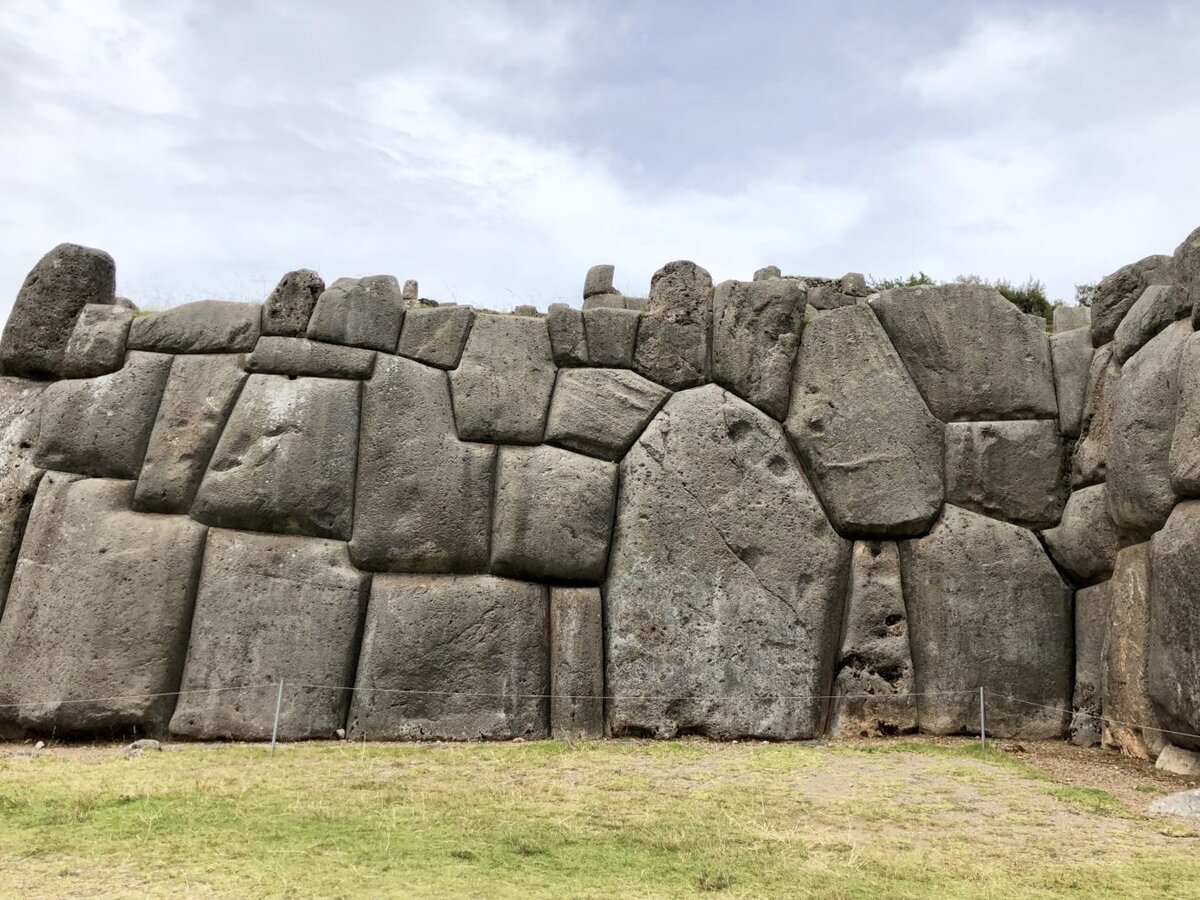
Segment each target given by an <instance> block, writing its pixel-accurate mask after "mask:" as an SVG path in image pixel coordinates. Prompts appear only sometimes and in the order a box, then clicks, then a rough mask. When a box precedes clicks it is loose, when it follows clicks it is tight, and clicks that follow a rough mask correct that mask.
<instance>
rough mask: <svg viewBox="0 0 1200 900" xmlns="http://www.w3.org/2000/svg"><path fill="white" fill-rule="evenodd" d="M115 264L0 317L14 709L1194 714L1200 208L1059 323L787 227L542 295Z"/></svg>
mask: <svg viewBox="0 0 1200 900" xmlns="http://www.w3.org/2000/svg"><path fill="white" fill-rule="evenodd" d="M114 272H115V267H114V264H113V261H112V259H111V258H110V257H108V255H107V254H104V253H102V252H100V251H97V250H91V249H88V248H83V247H78V246H74V245H62V246H60V247H57V248H55V249H54V250H52V251H51V252H50V253H49V254H47V255H46V257H44V258H43V259H42V260H41V261H40V262H39V263H38V264H37V266H36V267H35V268H34V270H33V271H32V272H31V273H30V275H29V277H28V279H27V280H26V282H25V284H24V285H23V286H22V288H21V290H20V293H19V295H18V297H17V300H16V304H15V306H14V309H13V312H12V314H11V316H10V318H9V321H8V324H7V326H6V327H5V329H4V333H3V338H2V340H0V364H2V365H3V371H4V373H5V375H4V377H3V379H2V381H0V424H2V425H3V438H2V443H0V454H3V467H2V468H0V479H2V480H3V483H2V485H0V542H2V546H0V560H2V561H3V569H2V570H0V590H2V591H3V593H2V594H0V602H2V603H3V611H2V614H0V731H2V732H4V733H6V734H10V735H17V734H35V733H36V734H45V733H52V734H59V735H83V736H104V735H111V734H116V733H122V734H124V733H155V734H169V735H173V736H175V737H179V738H195V739H213V738H233V739H262V738H264V737H266V736H269V735H270V733H271V730H272V727H273V724H274V717H275V706H276V702H277V700H279V699H280V697H282V703H281V706H280V735H281V736H282V737H283V738H285V739H309V738H334V737H354V738H367V739H381V740H382V739H449V740H467V739H496V740H499V739H512V738H518V737H519V738H538V737H545V736H555V737H571V738H574V737H596V736H601V735H604V734H608V735H629V736H639V735H644V736H655V737H669V736H673V735H679V734H689V733H699V734H705V735H710V736H713V737H718V738H736V737H758V738H768V739H802V738H812V737H817V736H820V735H823V734H836V735H879V734H893V733H900V732H906V731H915V730H920V731H924V732H929V733H935V734H953V733H961V732H975V731H977V729H978V728H979V702H978V701H979V695H978V691H979V688H980V687H981V686H982V687H983V688H984V689H985V691H986V697H987V703H988V727H989V731H990V732H991V733H992V734H994V735H996V736H1002V737H1003V736H1008V737H1021V738H1053V737H1061V736H1066V735H1068V734H1069V735H1070V736H1072V737H1073V738H1074V739H1075V740H1077V741H1079V742H1081V743H1088V742H1095V741H1098V740H1101V739H1103V740H1106V741H1108V742H1110V743H1113V744H1116V745H1118V746H1120V747H1121V749H1122V750H1124V751H1125V752H1128V753H1133V754H1140V755H1148V754H1151V753H1155V752H1157V751H1158V750H1159V749H1161V748H1162V747H1163V746H1164V744H1165V743H1167V742H1168V741H1169V742H1171V743H1175V744H1178V745H1180V746H1184V747H1187V746H1200V745H1196V744H1194V743H1193V742H1194V741H1195V740H1196V739H1195V738H1191V737H1189V736H1188V734H1190V733H1197V732H1200V595H1198V591H1200V589H1198V588H1197V587H1196V585H1197V584H1200V343H1197V340H1198V338H1197V337H1196V336H1194V334H1193V326H1194V322H1195V321H1197V320H1200V231H1198V232H1197V233H1195V234H1193V235H1192V236H1191V237H1190V238H1189V239H1188V240H1187V241H1185V242H1184V244H1183V245H1182V246H1181V247H1180V248H1179V250H1178V251H1176V254H1175V255H1174V257H1169V256H1160V257H1151V258H1149V259H1146V260H1142V261H1141V262H1139V263H1135V264H1133V265H1131V266H1126V267H1125V268H1123V269H1120V270H1119V271H1117V272H1115V273H1114V274H1113V275H1111V276H1109V277H1108V278H1106V279H1105V280H1104V281H1103V282H1102V284H1101V285H1100V287H1099V289H1098V291H1097V294H1096V300H1095V306H1094V308H1093V315H1092V317H1091V318H1090V321H1089V320H1088V317H1086V316H1083V315H1076V316H1074V317H1072V318H1068V317H1066V316H1064V317H1062V321H1061V322H1060V321H1059V320H1058V317H1056V322H1057V323H1058V324H1059V326H1060V328H1059V330H1058V331H1057V332H1056V333H1054V334H1053V335H1051V336H1048V335H1047V334H1046V333H1045V331H1044V328H1043V325H1042V323H1041V322H1040V320H1039V321H1034V320H1033V319H1032V318H1031V317H1028V316H1025V315H1022V314H1021V313H1020V312H1019V311H1018V310H1017V308H1016V307H1014V306H1013V305H1011V304H1010V303H1008V302H1007V301H1006V300H1004V299H1003V298H1002V297H1001V296H1000V295H999V294H997V293H996V292H994V291H992V290H990V289H987V288H984V287H979V286H974V285H951V286H944V287H918V288H906V289H897V290H892V291H888V292H885V293H883V294H872V293H870V291H869V290H868V289H867V287H866V285H865V283H864V282H863V279H862V277H861V276H856V275H853V274H851V275H847V276H845V277H843V278H841V279H824V278H809V277H790V276H784V275H782V274H781V273H780V272H779V270H778V269H775V268H774V267H768V268H765V269H761V270H759V271H758V272H757V273H755V276H754V278H753V280H751V281H727V282H724V283H722V284H719V285H714V284H713V283H712V279H711V277H710V276H709V274H708V273H707V272H706V271H705V270H704V269H702V268H700V267H699V266H697V265H695V264H694V263H691V262H686V261H680V262H673V263H669V264H667V265H666V266H664V267H663V268H662V269H661V270H659V271H658V272H657V273H656V274H655V276H654V278H653V280H652V282H651V285H650V290H649V293H648V296H647V297H645V298H634V297H625V296H623V295H621V294H620V293H618V292H616V291H614V290H613V287H612V278H613V270H612V267H611V266H597V267H594V268H593V269H592V270H590V271H589V272H588V273H587V277H586V279H585V283H584V290H583V303H582V308H581V309H576V308H571V307H569V306H567V305H563V304H555V305H554V306H552V307H551V308H550V310H549V312H548V313H547V314H545V315H542V314H539V313H538V312H537V311H536V310H534V309H532V308H521V309H518V310H517V311H516V312H515V313H495V312H489V311H486V310H481V309H473V308H470V307H466V306H457V305H446V304H441V305H439V304H437V303H434V302H432V301H428V300H424V299H420V298H419V296H418V290H417V285H416V283H415V282H408V283H406V284H405V285H404V286H401V284H400V282H399V281H398V280H397V279H396V278H393V277H391V276H372V277H366V278H357V279H352V278H342V279H339V280H338V281H335V282H334V283H333V284H332V285H330V286H328V287H326V285H325V284H324V282H323V281H322V280H321V278H320V277H319V276H318V275H317V274H316V273H314V272H310V271H307V270H301V271H297V272H292V273H289V274H288V275H286V276H284V278H283V279H282V280H281V281H280V283H279V285H278V287H277V288H276V289H275V290H274V292H273V293H272V294H271V296H270V297H269V298H267V300H266V301H265V302H264V303H263V304H247V303H229V302H222V301H215V300H211V301H203V302H199V303H191V304H186V305H184V306H180V307H177V308H175V309H172V310H169V311H166V312H158V313H149V314H142V313H140V312H138V311H137V310H136V308H134V307H133V305H132V304H131V303H129V302H128V301H125V300H122V299H121V298H117V297H116V296H115V295H114V283H115V279H114ZM1193 310H1195V311H1196V314H1195V315H1193ZM281 682H282V684H283V685H284V690H283V693H282V695H280V694H279V693H278V692H279V684H280V683H281ZM1155 728H1158V729H1161V730H1155ZM1176 732H1183V733H1186V734H1176Z"/></svg>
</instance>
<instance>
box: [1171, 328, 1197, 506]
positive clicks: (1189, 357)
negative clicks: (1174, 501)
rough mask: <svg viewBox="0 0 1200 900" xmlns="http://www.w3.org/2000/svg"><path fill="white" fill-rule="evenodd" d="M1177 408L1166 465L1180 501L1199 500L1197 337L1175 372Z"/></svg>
mask: <svg viewBox="0 0 1200 900" xmlns="http://www.w3.org/2000/svg"><path fill="white" fill-rule="evenodd" d="M1177 380H1178V383H1179V397H1178V405H1177V406H1176V410H1175V429H1174V431H1173V432H1172V434H1171V450H1170V452H1169V453H1168V455H1167V465H1168V466H1169V468H1170V474H1171V489H1172V490H1173V491H1174V492H1175V494H1176V496H1179V497H1200V334H1197V333H1193V334H1191V335H1190V336H1189V337H1188V338H1187V341H1186V342H1185V343H1184V345H1183V351H1182V352H1181V353H1180V356H1179V368H1178V370H1177Z"/></svg>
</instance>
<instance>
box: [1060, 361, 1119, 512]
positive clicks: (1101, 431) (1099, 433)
mask: <svg viewBox="0 0 1200 900" xmlns="http://www.w3.org/2000/svg"><path fill="white" fill-rule="evenodd" d="M1120 378H1121V367H1120V366H1119V365H1117V363H1115V362H1113V358H1112V344H1105V345H1104V346H1103V347H1100V348H1099V349H1097V350H1096V353H1095V355H1094V356H1093V357H1092V365H1091V369H1090V371H1089V372H1088V387H1087V393H1086V394H1085V395H1084V401H1083V419H1082V421H1081V423H1080V427H1079V441H1078V442H1077V443H1076V444H1075V453H1074V456H1073V457H1072V459H1071V487H1073V488H1078V487H1082V486H1083V485H1086V484H1098V483H1099V482H1101V481H1103V480H1104V478H1105V476H1106V475H1107V474H1108V445H1109V442H1110V441H1111V440H1112V420H1113V411H1114V409H1115V406H1116V402H1117V383H1118V381H1119V380H1120Z"/></svg>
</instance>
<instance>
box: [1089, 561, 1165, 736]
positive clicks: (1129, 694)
mask: <svg viewBox="0 0 1200 900" xmlns="http://www.w3.org/2000/svg"><path fill="white" fill-rule="evenodd" d="M1108 589H1109V609H1110V611H1111V617H1110V619H1109V621H1108V627H1107V628H1106V629H1105V642H1104V655H1103V671H1102V672H1101V679H1100V709H1101V712H1102V713H1103V715H1104V743H1105V745H1106V746H1116V747H1119V748H1120V749H1121V752H1122V753H1124V754H1125V755H1126V756H1134V757H1137V758H1138V759H1154V757H1156V756H1157V755H1158V752H1159V751H1160V750H1162V748H1163V746H1164V745H1165V743H1166V741H1165V740H1164V738H1163V734H1162V732H1161V731H1160V730H1159V728H1160V727H1161V726H1160V723H1159V721H1158V715H1157V714H1156V712H1155V710H1154V707H1153V705H1152V704H1151V702H1150V684H1149V680H1150V616H1151V606H1150V602H1151V601H1150V598H1151V593H1150V542H1149V541H1146V542H1145V543H1142V544H1135V545H1133V546H1131V547H1125V548H1123V549H1122V550H1121V551H1120V552H1119V553H1117V564H1116V567H1115V568H1114V570H1113V577H1112V579H1111V580H1110V581H1109V582H1108Z"/></svg>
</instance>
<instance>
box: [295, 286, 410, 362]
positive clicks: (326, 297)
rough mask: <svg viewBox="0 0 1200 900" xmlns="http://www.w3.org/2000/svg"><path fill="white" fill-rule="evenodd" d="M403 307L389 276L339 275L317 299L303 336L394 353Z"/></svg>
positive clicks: (397, 291) (402, 299) (397, 287)
mask: <svg viewBox="0 0 1200 900" xmlns="http://www.w3.org/2000/svg"><path fill="white" fill-rule="evenodd" d="M404 306H405V304H404V298H403V296H402V294H401V290H400V282H399V281H397V280H396V278H395V276H393V275H370V276H368V277H366V278H339V279H338V280H337V281H335V282H334V283H333V284H331V285H330V286H329V288H328V289H326V290H325V291H324V292H322V294H321V296H320V297H318V298H317V305H316V307H315V308H314V309H313V312H312V317H311V318H310V319H309V320H308V331H307V332H306V336H307V337H308V338H309V339H310V340H314V341H326V342H327V343H330V344H346V345H348V346H351V347H365V348H367V349H368V350H383V351H384V352H385V353H395V352H396V344H397V342H398V341H399V340H400V326H401V324H402V323H403V321H404Z"/></svg>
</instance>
